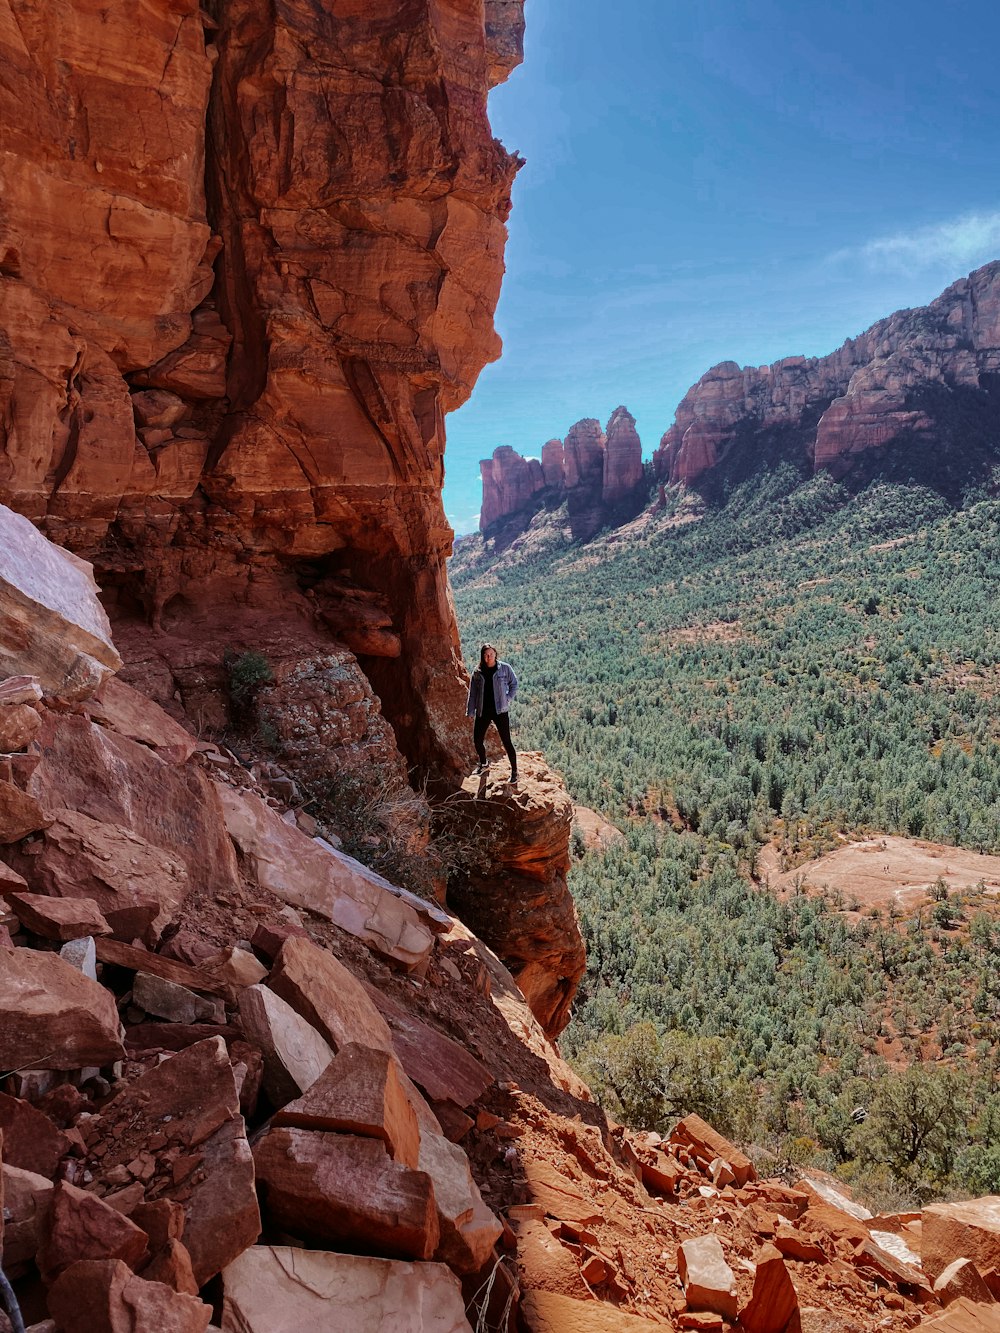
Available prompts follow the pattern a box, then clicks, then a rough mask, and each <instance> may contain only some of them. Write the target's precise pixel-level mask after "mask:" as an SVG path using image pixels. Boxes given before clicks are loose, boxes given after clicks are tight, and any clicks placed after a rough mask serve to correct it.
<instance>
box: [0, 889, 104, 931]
mask: <svg viewBox="0 0 1000 1333" xmlns="http://www.w3.org/2000/svg"><path fill="white" fill-rule="evenodd" d="M3 897H4V898H5V899H6V901H7V902H8V903H9V904H10V907H11V910H12V911H13V913H14V915H15V916H16V917H17V919H18V921H20V923H21V925H22V926H24V928H25V929H26V930H30V931H31V932H32V934H34V935H41V936H42V938H43V939H46V940H60V941H67V940H78V939H81V938H83V937H85V936H88V935H89V936H94V935H110V934H111V927H110V926H109V925H108V923H107V921H105V919H104V917H103V916H102V914H101V909H100V908H99V907H98V906H97V903H95V902H94V900H93V898H52V897H49V895H48V894H43V893H5V894H4V895H3Z"/></svg>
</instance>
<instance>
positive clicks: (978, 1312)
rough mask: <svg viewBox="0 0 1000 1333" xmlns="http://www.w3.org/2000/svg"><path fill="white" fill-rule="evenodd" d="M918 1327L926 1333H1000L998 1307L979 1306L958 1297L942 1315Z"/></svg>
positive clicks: (962, 1297)
mask: <svg viewBox="0 0 1000 1333" xmlns="http://www.w3.org/2000/svg"><path fill="white" fill-rule="evenodd" d="M920 1327H921V1328H922V1329H924V1330H926V1331H927V1333H1000V1305H980V1304H978V1303H977V1302H975V1301H970V1300H969V1299H968V1297H967V1296H960V1297H959V1298H958V1300H957V1301H954V1302H953V1303H952V1304H951V1305H949V1306H948V1308H947V1310H945V1312H944V1314H940V1315H938V1316H937V1318H936V1319H928V1320H925V1321H924V1322H923V1323H922V1324H921V1325H920Z"/></svg>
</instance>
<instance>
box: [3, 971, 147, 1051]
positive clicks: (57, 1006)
mask: <svg viewBox="0 0 1000 1333" xmlns="http://www.w3.org/2000/svg"><path fill="white" fill-rule="evenodd" d="M120 1026H121V1025H120V1024H119V1021H118V1011H117V1009H116V1008H115V1001H114V996H113V995H112V994H111V993H110V991H106V990H105V989H104V987H103V986H99V985H98V984H97V982H95V981H91V980H90V979H89V978H88V977H85V976H83V975H82V973H80V972H78V971H77V970H76V968H75V967H71V966H70V965H69V963H65V962H63V960H62V959H61V958H59V957H58V956H57V955H56V954H51V953H40V952H37V951H36V950H33V949H15V950H14V951H13V952H8V951H7V950H0V1069H25V1068H28V1069H32V1068H33V1069H80V1068H82V1067H83V1066H85V1065H98V1066H103V1065H108V1064H113V1063H114V1062H115V1061H116V1060H121V1059H123V1058H124V1055H125V1050H124V1047H123V1046H122V1043H121V1039H120V1036H119V1032H120Z"/></svg>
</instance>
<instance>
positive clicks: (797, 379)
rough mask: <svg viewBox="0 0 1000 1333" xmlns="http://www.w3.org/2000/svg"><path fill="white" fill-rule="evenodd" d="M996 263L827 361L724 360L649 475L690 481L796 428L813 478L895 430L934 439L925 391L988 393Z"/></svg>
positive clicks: (992, 387) (998, 332)
mask: <svg viewBox="0 0 1000 1333" xmlns="http://www.w3.org/2000/svg"><path fill="white" fill-rule="evenodd" d="M998 370H1000V263H994V264H988V265H986V266H985V267H984V268H981V269H977V270H976V272H974V273H972V274H970V275H969V277H968V278H962V279H961V280H960V281H959V282H956V283H953V284H952V286H950V287H949V288H948V289H947V291H945V292H944V293H942V295H941V296H939V297H938V298H937V300H935V301H933V302H931V304H930V305H928V306H924V307H921V308H919V309H916V310H901V311H897V313H896V314H894V315H890V316H889V317H888V318H887V319H883V320H880V321H879V322H878V323H877V324H874V325H872V327H871V328H870V329H868V330H867V331H866V332H865V333H863V334H861V335H860V336H859V337H857V338H849V339H848V340H847V342H845V343H844V345H843V346H842V347H840V348H838V350H837V351H836V352H833V353H832V354H831V355H830V356H825V357H818V358H817V357H813V358H809V359H807V358H805V357H801V356H793V357H786V358H785V359H784V360H781V361H776V362H775V363H774V364H773V365H770V366H747V367H745V368H741V367H740V366H738V365H737V364H736V363H735V361H723V362H722V363H721V364H720V365H717V366H713V367H712V369H711V370H709V371H707V372H706V373H705V374H704V375H703V376H702V377H701V379H700V380H699V381H698V383H697V384H696V385H694V387H693V388H691V389H689V390H688V392H687V394H685V396H684V398H683V400H682V401H681V404H680V406H679V407H678V409H677V415H676V419H675V421H674V424H673V425H672V426H671V427H670V429H669V430H668V431H667V432H666V434H665V435H664V436H663V439H662V440H661V441H660V446H659V448H658V449H657V451H656V453H655V455H654V463H655V466H656V470H657V474H658V475H659V476H660V477H661V478H663V479H664V480H668V481H670V482H689V481H695V480H697V478H698V477H700V476H702V475H703V474H704V473H706V472H709V471H711V469H712V468H714V467H715V466H716V464H717V463H718V462H720V461H721V459H722V458H723V457H724V456H725V454H726V452H727V450H728V449H729V448H730V446H731V445H732V444H733V441H734V440H735V439H736V438H737V437H738V436H745V435H747V434H753V433H754V432H760V431H765V430H768V429H770V428H773V427H793V428H801V427H806V428H807V429H808V430H809V433H810V439H811V445H810V452H811V462H812V465H813V467H814V469H815V470H817V471H818V470H819V469H820V468H824V467H825V468H828V469H829V470H830V471H832V472H833V473H834V474H835V475H837V476H840V475H843V474H844V473H846V472H847V471H848V470H849V469H850V467H851V465H852V459H853V458H854V456H855V455H857V454H860V453H864V452H865V451H867V450H870V449H875V448H879V447H880V446H883V445H886V444H889V443H891V442H892V441H893V440H895V439H897V438H898V437H900V436H901V435H903V434H904V432H917V433H918V434H930V435H931V436H933V435H934V434H935V432H937V431H938V430H939V423H938V421H937V420H936V417H935V414H934V412H933V411H930V410H928V409H927V407H926V405H925V403H924V402H923V401H922V396H923V395H924V394H925V393H926V391H927V389H928V388H930V387H938V388H941V389H944V390H948V391H951V392H952V393H954V392H955V391H960V390H963V389H964V390H971V391H981V392H982V391H984V392H990V393H993V394H996V392H997V387H998V379H997V376H998Z"/></svg>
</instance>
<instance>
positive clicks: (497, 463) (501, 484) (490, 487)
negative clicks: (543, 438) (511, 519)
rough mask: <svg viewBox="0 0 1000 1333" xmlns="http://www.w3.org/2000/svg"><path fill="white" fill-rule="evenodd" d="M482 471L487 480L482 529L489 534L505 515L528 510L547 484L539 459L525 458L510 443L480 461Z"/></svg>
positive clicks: (480, 523)
mask: <svg viewBox="0 0 1000 1333" xmlns="http://www.w3.org/2000/svg"><path fill="white" fill-rule="evenodd" d="M479 471H480V475H481V477H482V483H483V502H482V508H481V510H480V514H479V530H480V532H483V533H486V534H487V535H490V534H491V533H492V531H493V529H494V528H495V527H496V526H497V524H498V523H500V522H502V520H503V519H504V518H507V517H508V516H509V515H511V514H521V513H524V512H525V511H526V510H528V509H529V506H530V505H531V502H532V500H533V498H534V497H535V496H536V495H537V494H538V492H539V491H541V490H542V489H543V488H544V486H545V478H544V476H543V473H542V464H541V463H540V462H539V461H538V459H537V458H522V457H521V455H520V454H519V453H517V451H516V450H514V449H512V448H511V446H510V445H509V444H501V445H499V446H498V447H497V448H496V449H494V450H493V457H492V458H484V459H483V460H482V461H481V462H480V464H479Z"/></svg>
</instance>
